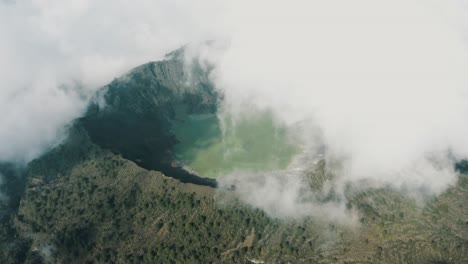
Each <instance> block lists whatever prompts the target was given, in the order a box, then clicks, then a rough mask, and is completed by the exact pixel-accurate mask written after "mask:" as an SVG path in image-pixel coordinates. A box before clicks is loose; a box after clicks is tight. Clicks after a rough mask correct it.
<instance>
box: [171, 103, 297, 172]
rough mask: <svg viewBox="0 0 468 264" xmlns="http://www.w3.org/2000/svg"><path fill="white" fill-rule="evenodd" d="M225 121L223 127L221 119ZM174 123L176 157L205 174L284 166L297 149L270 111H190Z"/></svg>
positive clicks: (253, 170) (254, 170) (267, 169)
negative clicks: (237, 113) (237, 114)
mask: <svg viewBox="0 0 468 264" xmlns="http://www.w3.org/2000/svg"><path fill="white" fill-rule="evenodd" d="M220 119H221V121H222V123H223V124H224V126H223V128H222V126H221V122H220ZM184 120H185V121H184V122H180V123H177V124H174V126H173V133H174V134H175V135H176V137H177V138H178V140H179V141H180V143H179V144H177V145H176V147H175V154H176V157H177V158H178V159H179V160H180V161H182V162H184V163H185V164H186V165H188V166H189V167H190V168H191V169H193V170H194V171H196V172H197V173H198V174H200V175H201V176H204V177H211V178H217V177H222V176H223V175H226V174H229V173H232V172H234V171H252V172H258V171H273V170H278V169H284V168H286V167H287V166H288V164H289V163H290V162H291V159H292V158H293V156H294V155H296V154H297V153H298V151H299V149H298V147H297V146H296V145H295V144H293V142H292V141H291V140H290V135H289V134H288V131H287V129H286V128H285V127H282V126H280V125H278V124H276V123H275V122H274V118H273V116H272V114H271V113H269V112H260V113H255V114H250V115H244V116H240V117H238V118H236V120H235V122H234V121H233V119H232V118H231V117H230V116H229V115H224V116H222V117H220V118H218V116H216V115H215V114H206V115H190V116H188V117H186V118H184Z"/></svg>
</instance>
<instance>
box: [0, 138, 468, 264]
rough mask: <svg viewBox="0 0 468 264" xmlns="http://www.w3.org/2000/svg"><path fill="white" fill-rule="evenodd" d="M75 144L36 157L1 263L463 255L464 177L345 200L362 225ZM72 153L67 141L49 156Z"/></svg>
mask: <svg viewBox="0 0 468 264" xmlns="http://www.w3.org/2000/svg"><path fill="white" fill-rule="evenodd" d="M85 141H86V140H85ZM80 146H83V148H86V149H90V150H89V151H84V152H81V151H78V152H77V153H81V154H80V155H81V156H80V158H79V160H80V161H79V162H71V163H69V164H68V165H67V166H65V165H63V164H62V165H63V166H62V167H61V170H57V169H56V168H54V167H53V166H51V167H49V168H48V167H47V166H45V165H44V166H43V165H41V164H42V162H46V163H45V164H47V162H48V159H49V158H48V157H45V158H44V160H38V161H36V162H35V163H36V165H35V166H33V167H32V169H31V170H30V171H29V172H28V175H29V177H30V178H29V181H28V185H27V189H26V192H25V194H24V196H23V198H22V200H21V204H20V207H19V210H18V212H17V214H16V217H15V218H14V222H15V226H16V230H13V231H15V232H16V233H17V235H19V236H20V237H23V238H24V239H23V240H18V241H21V243H20V244H17V245H16V247H15V249H16V251H15V252H13V253H14V254H16V255H15V256H14V257H12V255H11V254H13V253H11V254H10V255H9V256H8V258H5V259H6V260H5V261H4V262H5V263H14V261H13V262H12V261H11V260H12V259H15V260H21V259H24V260H26V261H27V262H29V263H41V262H45V263H47V262H49V261H51V260H56V261H57V262H59V263H251V262H252V261H264V262H265V263H287V262H291V263H321V262H323V263H335V262H358V263H362V262H369V263H375V262H383V263H395V262H405V261H406V262H411V263H421V262H431V261H447V262H450V261H452V262H453V261H455V260H456V261H455V262H454V263H456V262H462V261H464V260H466V256H465V254H464V252H465V247H466V237H467V236H466V235H467V234H466V232H467V231H466V223H465V222H464V221H466V220H464V215H466V205H465V204H464V203H463V201H464V199H463V198H462V197H465V196H466V191H467V180H466V176H462V177H461V179H460V183H459V185H458V186H457V187H456V188H452V189H451V190H449V191H448V192H447V193H446V194H443V195H442V196H440V197H438V198H437V199H435V200H434V201H432V202H431V203H430V204H429V205H428V206H426V207H421V208H420V207H418V206H417V205H416V204H415V203H414V202H411V201H409V200H408V199H407V198H405V197H403V196H401V195H400V194H397V193H394V192H391V191H385V190H374V191H369V192H366V193H360V194H357V195H355V197H354V198H353V200H352V202H351V205H350V206H356V207H357V208H359V210H360V211H361V212H362V218H361V224H362V226H361V227H360V228H358V229H348V228H346V227H343V226H339V225H336V224H329V223H324V222H322V221H319V220H318V219H300V220H288V221H286V220H280V219H274V218H271V217H269V216H268V215H266V214H265V213H264V212H262V211H261V210H259V209H255V208H251V207H249V206H247V205H245V204H242V203H240V202H239V201H237V199H236V198H235V197H234V194H233V193H231V192H229V191H223V190H216V189H213V188H211V187H207V186H199V185H194V184H187V183H181V182H179V181H177V180H175V179H173V178H169V177H166V176H164V175H162V174H161V173H159V172H153V171H147V170H145V169H142V168H140V167H139V166H137V165H136V164H135V163H133V162H131V161H128V160H125V159H124V158H122V157H121V156H118V155H115V154H112V153H111V152H108V151H105V150H102V149H99V147H97V146H96V145H93V144H92V143H89V142H88V143H86V142H82V143H81V144H80ZM68 151H70V149H69V148H68V147H67V146H66V144H65V145H64V146H62V147H60V148H58V149H57V152H56V153H55V154H54V155H56V156H57V157H59V156H62V154H64V153H68ZM62 162H64V164H65V163H66V162H67V161H66V159H63V160H62ZM62 172H63V173H62ZM312 188H313V186H312ZM370 201H372V202H370ZM2 263H3V262H2Z"/></svg>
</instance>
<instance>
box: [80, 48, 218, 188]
mask: <svg viewBox="0 0 468 264" xmlns="http://www.w3.org/2000/svg"><path fill="white" fill-rule="evenodd" d="M217 103H218V94H217V92H216V90H215V89H214V87H213V85H212V84H211V83H210V81H209V79H208V71H207V70H204V69H203V68H202V67H201V66H200V65H199V64H197V63H194V64H193V66H192V67H186V66H185V65H184V62H183V51H182V50H179V51H178V52H175V53H173V54H172V55H170V56H169V58H168V59H167V60H164V61H160V62H151V63H147V64H144V65H142V66H140V67H137V68H135V69H134V70H132V71H131V72H130V73H128V74H127V75H125V76H123V77H121V78H119V79H116V80H114V81H113V82H111V83H110V84H109V85H107V86H105V87H104V88H103V89H102V90H101V91H100V92H99V93H98V94H97V96H96V98H95V100H94V102H93V103H92V104H91V105H90V106H89V109H88V111H87V113H86V115H85V116H84V117H83V118H81V119H79V120H78V122H77V126H83V127H84V128H85V130H86V131H87V133H88V134H89V136H90V138H91V140H92V141H93V142H94V143H96V144H97V145H99V146H101V147H103V148H105V149H109V150H111V151H113V152H114V153H118V154H120V155H122V156H123V157H124V158H126V159H129V160H132V161H134V162H135V163H137V164H138V165H139V166H141V167H143V168H146V169H150V170H158V171H162V172H163V173H165V174H167V175H171V177H174V178H177V179H179V180H181V181H184V182H193V183H197V184H204V185H210V186H215V185H216V182H215V181H214V180H211V179H205V178H201V177H197V176H195V175H192V174H191V173H190V172H187V171H186V170H184V169H183V168H182V165H181V164H180V163H179V162H177V161H176V160H175V157H174V155H173V153H172V150H173V147H174V145H175V144H177V138H176V137H175V136H174V134H173V133H172V132H171V127H172V126H173V125H174V124H176V123H178V122H185V120H186V118H187V116H188V115H198V114H215V113H216V109H217Z"/></svg>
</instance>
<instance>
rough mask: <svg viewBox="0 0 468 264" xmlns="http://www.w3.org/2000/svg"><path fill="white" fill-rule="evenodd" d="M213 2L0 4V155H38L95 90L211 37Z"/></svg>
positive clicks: (33, 0)
mask: <svg viewBox="0 0 468 264" xmlns="http://www.w3.org/2000/svg"><path fill="white" fill-rule="evenodd" d="M218 6H219V4H216V3H215V1H210V0H207V1H203V2H200V3H192V2H191V1H185V0H180V1H169V0H157V1H150V0H138V1H126V0H117V1H110V0H107V1H89V0H73V1H58V0H26V1H8V2H5V1H3V2H0V58H2V59H1V61H0V87H1V88H0V112H1V113H2V114H3V115H2V124H1V126H0V146H1V147H0V161H19V162H27V161H29V160H31V159H32V158H34V157H37V156H38V155H39V154H40V153H41V152H42V151H44V149H46V148H47V147H48V146H50V145H51V144H53V143H54V142H57V139H58V138H60V135H61V132H60V129H61V128H62V127H63V125H64V124H66V123H67V122H69V121H70V120H72V119H73V118H74V117H76V116H78V115H79V114H80V112H81V111H82V110H83V108H84V106H85V104H86V99H87V96H88V95H90V94H92V92H93V91H95V89H96V88H98V87H99V86H101V85H104V84H105V83H106V82H109V81H111V80H112V79H113V78H115V77H118V76H119V75H121V74H122V73H124V72H125V71H128V70H129V69H130V68H132V67H135V66H138V65H139V64H142V63H145V62H148V61H151V60H159V59H161V58H162V57H163V55H164V54H165V53H167V52H170V51H172V50H174V49H176V48H178V47H180V46H182V45H184V44H186V43H188V42H191V41H198V40H200V39H205V38H209V37H211V35H210V34H211V32H215V31H217V30H214V29H213V28H214V27H216V23H213V21H214V20H215V19H216V17H217V15H216V14H221V13H220V12H217V10H218V9H219V7H218ZM207 14H210V15H207ZM65 87H66V89H65ZM77 87H80V89H79V90H78V89H77Z"/></svg>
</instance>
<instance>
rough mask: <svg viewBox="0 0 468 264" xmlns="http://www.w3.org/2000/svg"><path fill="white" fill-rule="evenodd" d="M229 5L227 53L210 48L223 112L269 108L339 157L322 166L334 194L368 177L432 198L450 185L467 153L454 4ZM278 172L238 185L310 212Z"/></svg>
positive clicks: (462, 42)
mask: <svg viewBox="0 0 468 264" xmlns="http://www.w3.org/2000/svg"><path fill="white" fill-rule="evenodd" d="M230 11H231V12H230V14H229V16H228V21H229V22H232V23H231V24H230V25H228V26H229V27H230V33H231V35H230V40H229V42H228V43H227V45H226V46H227V48H225V54H224V55H223V56H221V57H218V56H215V57H211V58H210V57H209V56H208V55H207V58H208V59H211V60H213V61H214V63H215V64H216V65H217V71H216V72H215V74H214V79H215V80H216V82H217V84H218V87H219V88H220V89H223V90H224V91H225V93H226V100H227V105H228V107H227V108H228V109H229V110H230V111H249V109H250V108H268V109H272V110H273V111H274V112H275V113H276V115H277V117H278V120H279V121H280V122H283V123H286V124H288V125H289V126H290V127H291V130H296V131H298V130H302V132H303V136H304V141H303V145H304V151H305V152H312V153H317V152H319V153H320V152H322V153H323V154H325V160H327V161H328V163H329V164H330V163H332V162H337V161H338V162H339V164H340V166H339V168H340V169H337V168H329V169H331V170H333V173H334V174H335V175H336V178H335V184H336V186H335V187H334V188H335V190H334V191H336V189H343V188H344V187H343V186H345V185H347V184H354V185H358V184H361V185H362V184H364V183H365V184H366V185H369V186H390V187H393V188H396V189H398V190H405V191H408V192H409V193H411V194H415V193H425V194H428V193H429V194H438V193H441V192H442V191H444V190H445V189H446V188H447V187H449V186H450V185H453V184H455V182H456V181H457V175H456V172H455V171H454V169H453V165H454V162H455V161H456V160H458V159H462V158H467V157H468V140H467V135H468V122H467V120H468V97H467V96H468V75H467V73H468V42H467V32H468V31H466V19H465V18H464V16H463V15H464V14H466V13H465V12H464V11H466V6H464V5H463V3H462V2H461V1H419V0H411V1H402V0H396V1H370V0H369V1H366V0H359V1H339V0H338V1H292V2H287V3H286V2H280V1H255V2H249V3H245V4H244V3H242V1H241V2H237V3H236V4H233V5H232V6H231V7H230ZM202 50H203V49H202ZM206 54H209V52H208V53H206ZM307 127H310V128H307ZM311 148H315V150H312V149H311ZM292 169H295V168H294V167H292ZM259 177H260V178H263V180H260V179H259ZM283 177H285V178H288V179H291V180H290V181H285V180H284V179H280V180H277V179H278V177H276V176H275V177H270V178H268V176H265V175H263V176H262V175H256V176H250V177H247V176H246V177H245V181H247V182H248V183H249V184H245V185H243V184H242V182H241V183H240V184H237V185H238V188H237V191H238V192H239V193H242V197H244V199H245V200H247V201H250V202H251V203H253V204H255V205H257V206H260V207H263V208H267V209H268V210H270V211H271V212H272V213H275V212H276V213H278V214H279V215H284V214H286V215H290V214H291V212H290V211H293V212H294V213H297V212H305V211H309V212H312V211H313V210H314V209H311V208H309V209H307V208H305V207H304V206H303V205H304V204H302V203H300V202H298V201H301V199H303V198H304V197H303V196H301V190H300V188H299V187H297V188H296V187H294V186H297V185H295V184H296V181H295V180H292V178H293V177H291V176H288V173H284V174H283ZM239 178H240V176H239V175H233V176H231V177H227V178H225V179H223V180H221V181H222V182H226V184H231V183H236V182H237V183H238V182H239ZM256 183H258V184H256ZM253 185H254V186H253ZM288 201H292V202H288ZM281 204H286V205H285V206H280V205H281ZM308 205H312V207H313V208H317V207H314V206H313V205H314V204H313V203H312V204H310V203H309V204H308ZM273 207H274V208H273ZM292 208H295V209H297V210H293V209H292ZM335 208H336V207H335Z"/></svg>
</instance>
